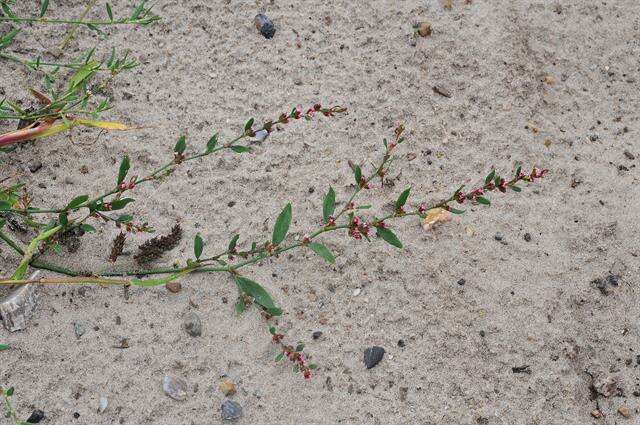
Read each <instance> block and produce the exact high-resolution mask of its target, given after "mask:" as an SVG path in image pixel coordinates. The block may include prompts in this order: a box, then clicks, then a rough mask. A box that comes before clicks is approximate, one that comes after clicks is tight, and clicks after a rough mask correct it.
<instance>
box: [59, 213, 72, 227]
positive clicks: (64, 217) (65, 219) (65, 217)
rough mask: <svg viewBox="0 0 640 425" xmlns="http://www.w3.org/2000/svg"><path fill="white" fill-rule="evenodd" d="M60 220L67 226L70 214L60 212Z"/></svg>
mask: <svg viewBox="0 0 640 425" xmlns="http://www.w3.org/2000/svg"><path fill="white" fill-rule="evenodd" d="M58 221H59V222H60V224H62V225H63V226H66V225H67V224H69V214H68V213H66V212H61V213H60V214H58Z"/></svg>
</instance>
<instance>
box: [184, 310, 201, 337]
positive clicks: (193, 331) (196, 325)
mask: <svg viewBox="0 0 640 425" xmlns="http://www.w3.org/2000/svg"><path fill="white" fill-rule="evenodd" d="M184 328H185V330H186V331H187V333H188V334H189V335H191V336H193V337H197V336H200V335H202V320H200V316H198V315H197V314H196V313H193V312H192V313H191V314H189V317H187V320H185V322H184Z"/></svg>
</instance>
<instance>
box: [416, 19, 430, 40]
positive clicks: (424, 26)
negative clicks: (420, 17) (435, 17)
mask: <svg viewBox="0 0 640 425" xmlns="http://www.w3.org/2000/svg"><path fill="white" fill-rule="evenodd" d="M416 32H417V33H418V34H419V35H420V37H429V36H430V35H431V34H432V32H433V31H432V29H431V23H430V22H426V21H425V22H420V23H419V24H418V25H416Z"/></svg>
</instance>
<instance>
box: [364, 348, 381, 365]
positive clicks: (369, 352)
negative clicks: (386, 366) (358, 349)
mask: <svg viewBox="0 0 640 425" xmlns="http://www.w3.org/2000/svg"><path fill="white" fill-rule="evenodd" d="M382 357H384V348H382V347H378V346H373V347H371V348H367V349H366V350H364V364H365V365H366V366H367V369H371V368H372V367H374V366H375V365H377V364H378V363H380V361H381V360H382Z"/></svg>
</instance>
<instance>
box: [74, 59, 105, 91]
mask: <svg viewBox="0 0 640 425" xmlns="http://www.w3.org/2000/svg"><path fill="white" fill-rule="evenodd" d="M98 68H100V64H99V63H98V62H96V61H89V62H87V63H85V64H84V65H82V66H81V67H80V68H78V70H77V71H76V73H75V74H74V75H73V77H71V80H69V90H71V91H74V90H76V89H77V88H78V87H80V86H81V85H82V84H84V83H86V82H87V81H88V80H90V79H91V77H93V76H94V75H95V73H96V70H97V69H98Z"/></svg>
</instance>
